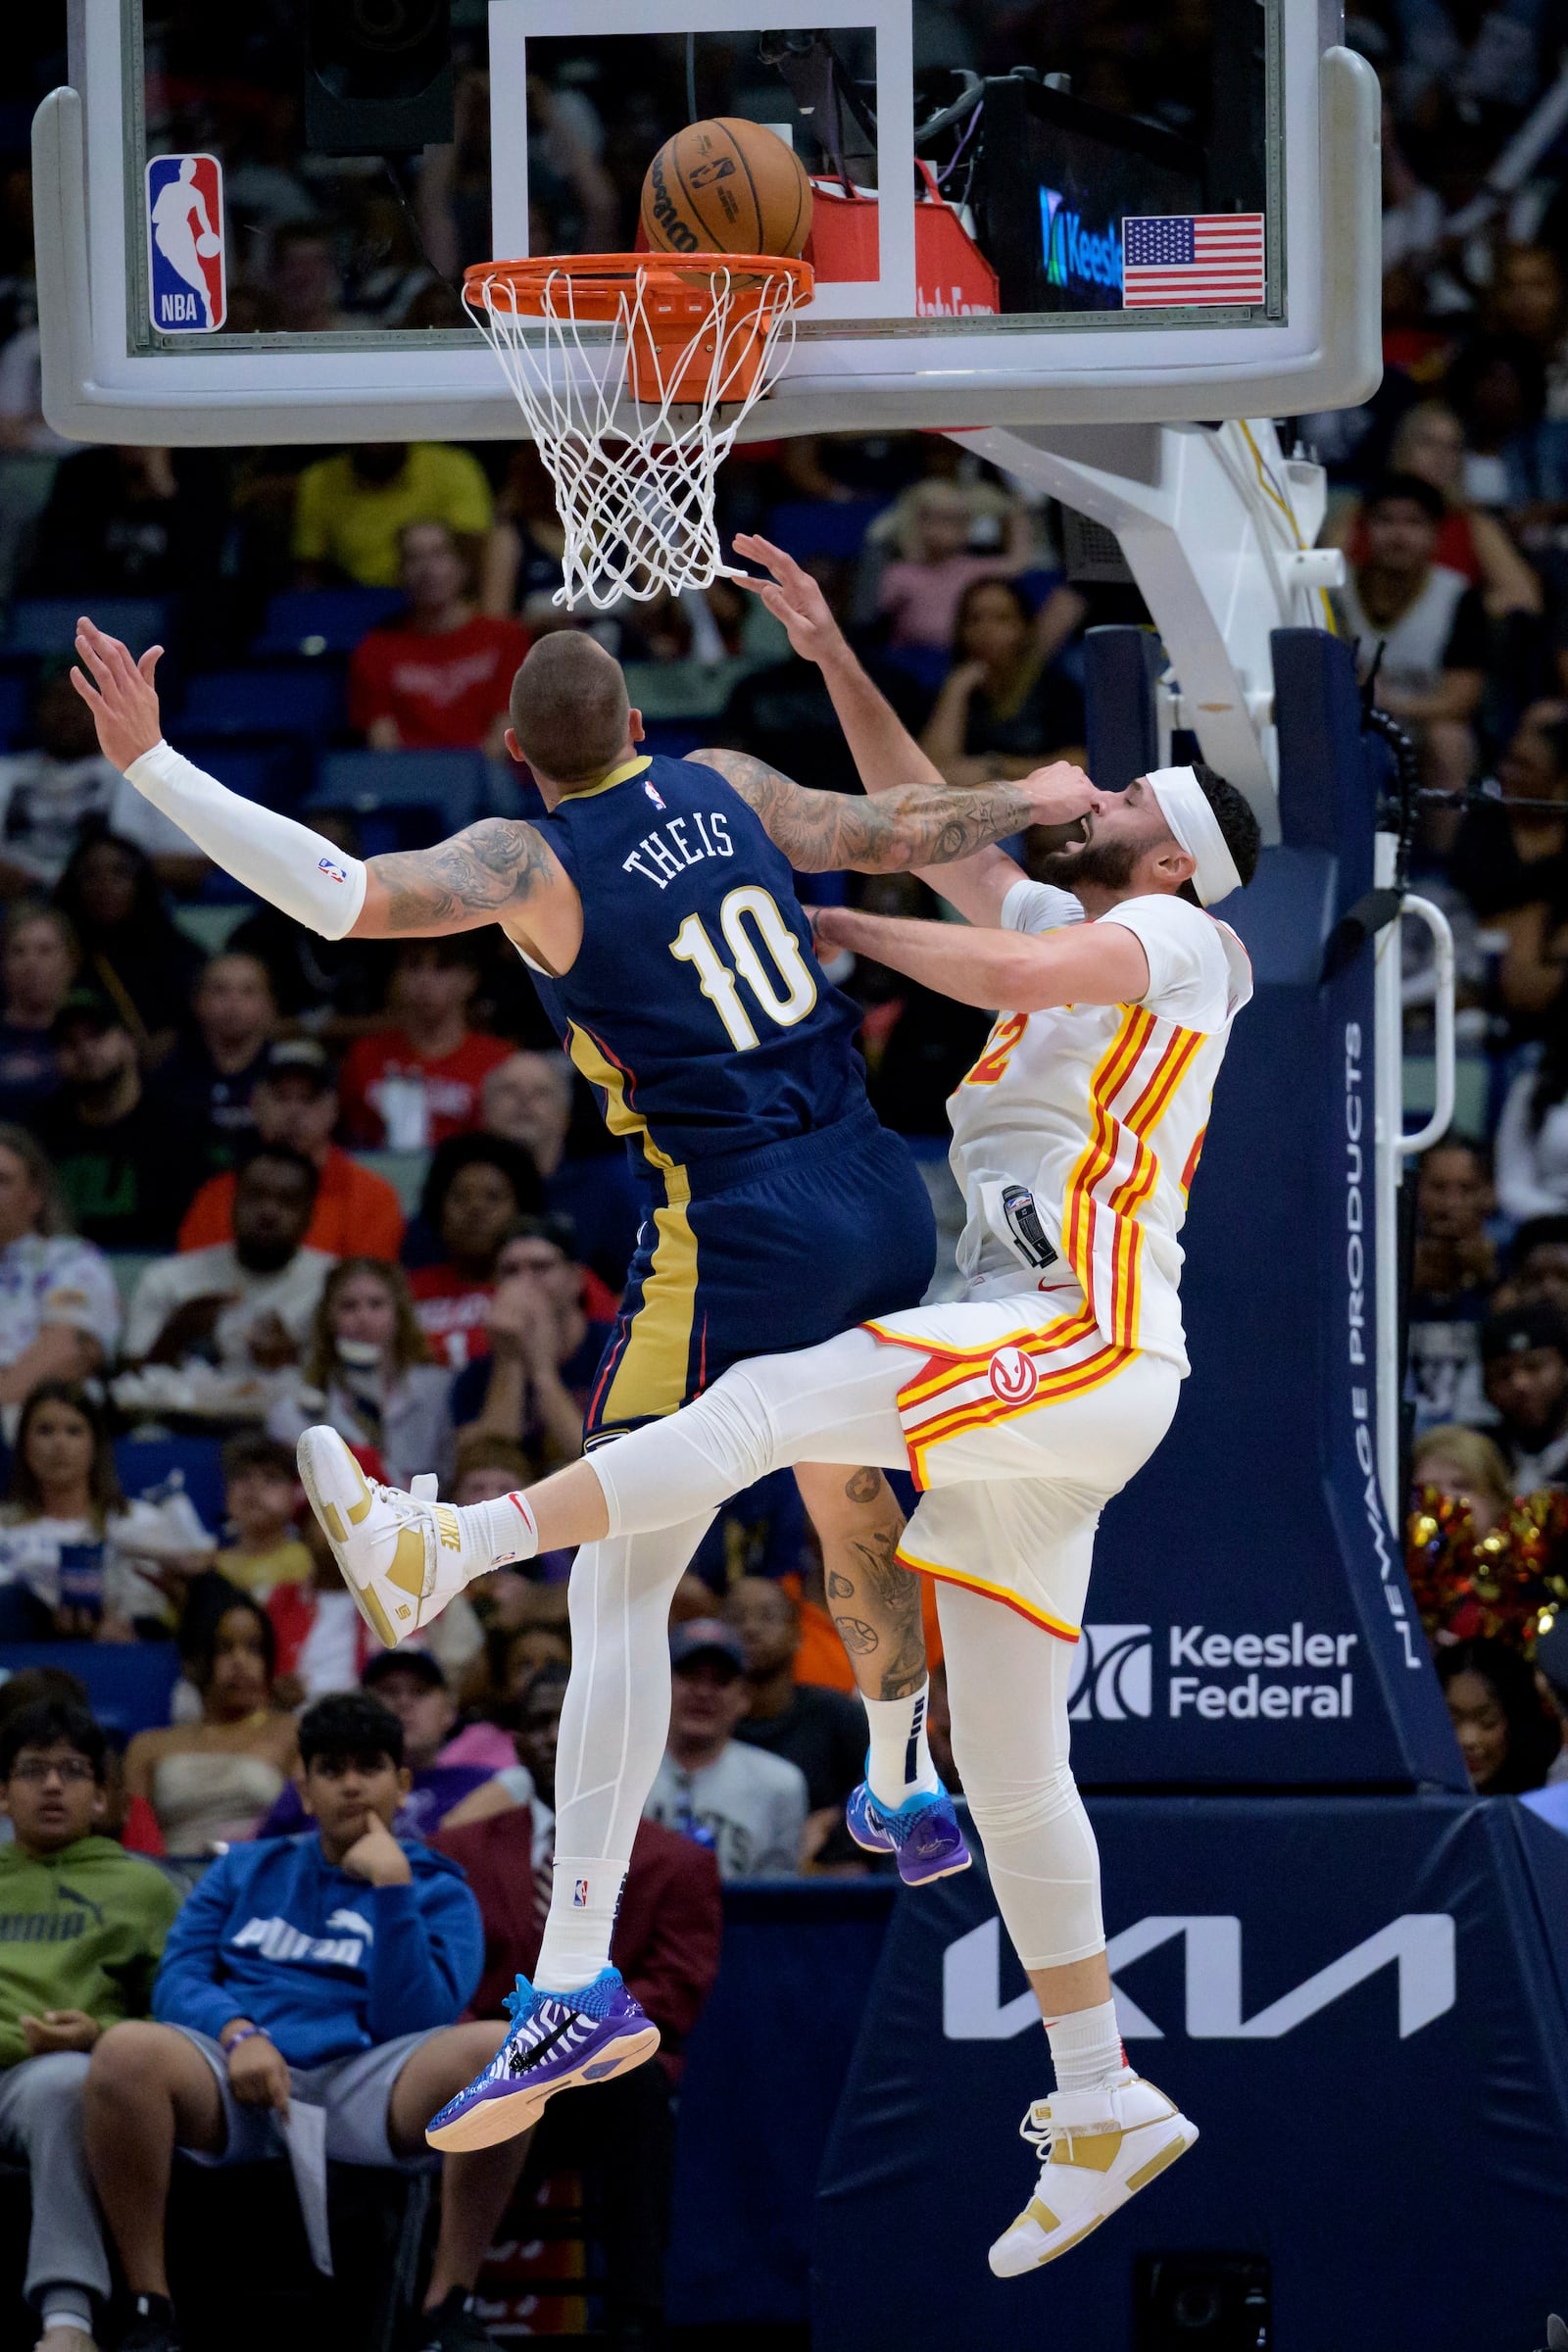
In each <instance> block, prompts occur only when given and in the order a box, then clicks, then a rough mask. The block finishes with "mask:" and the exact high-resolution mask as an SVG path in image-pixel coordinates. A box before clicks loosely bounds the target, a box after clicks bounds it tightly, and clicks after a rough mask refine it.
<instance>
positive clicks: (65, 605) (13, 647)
mask: <svg viewBox="0 0 1568 2352" xmlns="http://www.w3.org/2000/svg"><path fill="white" fill-rule="evenodd" d="M82 613H90V614H91V616H92V618H93V619H94V620H95V621H96V622H97V623H98V626H99V627H100V628H101V629H103V630H104V631H105V632H106V633H107V634H108V635H109V636H111V637H123V639H124V641H125V643H126V644H127V645H128V646H129V648H130V650H131V652H132V653H133V654H144V653H145V652H146V651H147V648H148V647H149V646H150V645H168V643H169V642H170V639H171V637H172V635H173V613H174V608H173V604H172V601H171V600H170V599H169V598H167V597H161V596H88V597H76V598H74V599H73V598H71V597H65V596H23V597H19V598H18V599H17V602H16V603H15V604H14V605H13V606H12V608H11V623H10V626H9V628H8V629H7V631H6V651H7V653H11V654H40V655H44V656H46V657H47V656H50V655H58V654H69V653H71V652H72V651H73V648H74V646H75V642H76V622H77V621H78V619H79V618H80V617H81V615H82Z"/></svg>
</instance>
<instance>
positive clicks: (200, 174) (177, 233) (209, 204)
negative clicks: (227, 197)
mask: <svg viewBox="0 0 1568 2352" xmlns="http://www.w3.org/2000/svg"><path fill="white" fill-rule="evenodd" d="M147 268H148V290H147V299H148V307H149V311H150V314H151V318H152V322H153V324H154V326H155V327H156V328H157V329H158V331H159V333H160V334H165V335H211V334H214V333H216V331H217V330H218V328H219V327H221V325H222V323H223V320H224V319H225V318H226V317H227V315H228V290H227V286H226V284H225V281H224V273H223V168H222V166H221V164H220V162H219V160H218V158H217V156H216V155H155V156H153V157H152V158H151V160H150V161H149V163H148V166H147Z"/></svg>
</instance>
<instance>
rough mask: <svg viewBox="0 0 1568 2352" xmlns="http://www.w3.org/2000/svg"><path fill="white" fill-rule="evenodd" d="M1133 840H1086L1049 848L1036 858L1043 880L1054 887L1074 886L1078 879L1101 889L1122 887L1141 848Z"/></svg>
mask: <svg viewBox="0 0 1568 2352" xmlns="http://www.w3.org/2000/svg"><path fill="white" fill-rule="evenodd" d="M1143 846H1144V845H1143V844H1142V843H1141V842H1135V841H1085V842H1078V843H1075V844H1074V845H1073V846H1072V847H1071V848H1070V849H1065V850H1051V851H1048V852H1047V854H1046V856H1045V857H1044V858H1036V860H1035V867H1034V870H1035V872H1036V874H1037V875H1038V877H1039V879H1040V880H1041V881H1042V882H1051V883H1054V885H1055V887H1056V889H1057V890H1076V889H1077V888H1078V886H1079V884H1080V883H1081V882H1095V883H1098V884H1099V886H1100V888H1101V889H1102V890H1125V889H1126V887H1127V885H1128V883H1129V882H1130V881H1131V880H1132V878H1133V867H1134V866H1135V865H1136V864H1137V862H1138V858H1139V853H1140V851H1141V850H1142V848H1143Z"/></svg>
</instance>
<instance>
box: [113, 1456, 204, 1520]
mask: <svg viewBox="0 0 1568 2352" xmlns="http://www.w3.org/2000/svg"><path fill="white" fill-rule="evenodd" d="M221 1456H222V1448H221V1446H220V1444H219V1442H218V1440H217V1439H216V1438H117V1439H116V1440H115V1468H116V1469H117V1470H118V1471H119V1473H120V1483H121V1485H122V1486H123V1488H124V1490H125V1493H126V1495H128V1496H129V1497H130V1499H131V1501H133V1502H134V1501H135V1499H136V1497H137V1495H145V1494H147V1493H148V1492H149V1491H150V1490H151V1489H152V1488H154V1487H159V1486H162V1485H163V1483H164V1481H165V1479H166V1478H168V1477H169V1475H170V1473H171V1471H173V1470H177V1471H178V1472H179V1474H180V1476H181V1478H182V1479H183V1480H184V1482H185V1492H186V1494H187V1495H189V1496H190V1498H191V1501H192V1502H193V1503H194V1504H195V1506H196V1510H197V1513H198V1515H199V1517H200V1519H201V1522H202V1525H203V1526H204V1527H205V1528H206V1529H207V1531H208V1533H209V1534H210V1535H214V1536H216V1535H217V1534H218V1533H219V1531H220V1529H221V1527H222V1524H223V1467H222V1458H221Z"/></svg>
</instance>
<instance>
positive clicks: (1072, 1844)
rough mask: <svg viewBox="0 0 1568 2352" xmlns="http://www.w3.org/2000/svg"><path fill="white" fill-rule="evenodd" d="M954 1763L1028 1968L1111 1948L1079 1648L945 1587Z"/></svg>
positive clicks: (941, 1614) (942, 1616)
mask: <svg viewBox="0 0 1568 2352" xmlns="http://www.w3.org/2000/svg"><path fill="white" fill-rule="evenodd" d="M937 1616H938V1619H939V1620H940V1622H941V1626H942V1651H943V1656H944V1658H945V1659H946V1662H947V1674H948V1703H949V1705H950V1706H951V1708H952V1710H953V1756H954V1761H955V1763H956V1765H957V1767H958V1774H959V1777H960V1779H961V1780H962V1782H963V1793H964V1795H965V1797H966V1798H967V1799H968V1803H969V1811H970V1813H971V1814H972V1815H973V1817H974V1825H975V1828H976V1829H977V1830H978V1831H979V1833H980V1840H981V1843H982V1844H983V1845H984V1847H985V1849H986V1866H987V1868H988V1869H989V1871H990V1873H991V1891H992V1892H993V1894H994V1895H995V1896H996V1898H997V1909H998V1910H999V1911H1000V1912H1001V1913H1002V1917H1003V1923H1004V1925H1005V1928H1006V1931H1007V1934H1008V1936H1009V1937H1010V1938H1011V1941H1012V1945H1013V1949H1014V1950H1015V1951H1016V1953H1017V1955H1018V1957H1019V1959H1020V1960H1021V1961H1022V1962H1023V1964H1024V1966H1025V1968H1064V1967H1065V1966H1066V1965H1067V1963H1068V1962H1069V1961H1071V1960H1087V1959H1089V1958H1090V1957H1091V1956H1092V1955H1093V1954H1094V1953H1096V1952H1100V1951H1103V1950H1104V1948H1105V1930H1104V1925H1103V1918H1102V1915H1101V1908H1100V1853H1099V1849H1098V1847H1097V1846H1096V1844H1095V1833H1094V1831H1093V1830H1092V1829H1091V1828H1090V1826H1089V1816H1088V1814H1087V1813H1086V1812H1085V1811H1084V1804H1083V1799H1082V1797H1081V1796H1080V1795H1079V1793H1078V1787H1077V1783H1076V1782H1075V1781H1074V1779H1073V1777H1072V1770H1071V1767H1070V1765H1069V1763H1068V1747H1069V1742H1070V1740H1071V1737H1072V1735H1071V1731H1070V1728H1069V1726H1068V1722H1067V1688H1068V1684H1069V1682H1070V1680H1071V1676H1072V1655H1073V1653H1072V1645H1071V1643H1069V1642H1062V1641H1058V1639H1057V1638H1056V1636H1055V1635H1054V1634H1048V1633H1046V1632H1045V1631H1044V1630H1043V1628H1041V1627H1039V1626H1034V1625H1030V1624H1029V1623H1028V1622H1027V1620H1026V1619H1024V1618H1022V1617H1019V1616H1018V1615H1016V1614H1015V1612H1014V1611H1012V1610H1011V1609H1005V1608H1004V1607H1003V1606H1002V1604H1001V1602H1000V1601H995V1600H989V1599H987V1597H986V1595H985V1594H984V1593H969V1592H966V1591H965V1590H964V1588H963V1587H962V1586H961V1585H949V1584H939V1585H938V1586H937Z"/></svg>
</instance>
